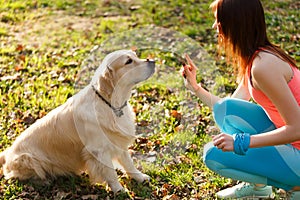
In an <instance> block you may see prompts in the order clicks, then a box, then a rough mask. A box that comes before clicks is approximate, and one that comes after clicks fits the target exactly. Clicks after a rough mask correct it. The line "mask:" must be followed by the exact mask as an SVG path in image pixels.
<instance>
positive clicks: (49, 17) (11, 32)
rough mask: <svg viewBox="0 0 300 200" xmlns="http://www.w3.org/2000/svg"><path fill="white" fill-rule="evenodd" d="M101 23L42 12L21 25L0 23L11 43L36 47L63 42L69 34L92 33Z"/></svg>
mask: <svg viewBox="0 0 300 200" xmlns="http://www.w3.org/2000/svg"><path fill="white" fill-rule="evenodd" d="M97 23H98V24H99V23H100V19H97V18H91V17H85V16H75V15H68V14H66V13H65V12H64V11H57V12H54V13H51V14H49V12H48V11H44V12H40V11H39V14H38V15H37V16H35V17H33V18H32V19H29V20H25V21H23V22H20V23H3V22H2V23H0V27H4V29H6V30H7V32H8V37H9V40H10V41H13V42H15V43H22V44H30V45H34V46H41V45H48V44H49V43H52V42H53V41H57V40H61V39H62V37H65V36H66V35H67V36H68V34H66V33H67V32H70V31H78V32H82V33H85V32H91V31H93V29H94V28H95V27H96V26H95V24H97Z"/></svg>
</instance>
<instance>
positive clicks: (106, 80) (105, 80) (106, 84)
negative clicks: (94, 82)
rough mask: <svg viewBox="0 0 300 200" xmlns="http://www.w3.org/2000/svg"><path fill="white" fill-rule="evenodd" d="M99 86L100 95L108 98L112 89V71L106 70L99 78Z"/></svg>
mask: <svg viewBox="0 0 300 200" xmlns="http://www.w3.org/2000/svg"><path fill="white" fill-rule="evenodd" d="M99 84H100V92H101V94H103V95H105V96H107V97H108V98H110V97H111V94H112V92H113V89H114V83H113V70H112V69H109V68H107V69H106V71H105V73H104V74H103V75H102V76H101V77H100V80H99Z"/></svg>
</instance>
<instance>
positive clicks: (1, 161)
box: [0, 152, 6, 177]
mask: <svg viewBox="0 0 300 200" xmlns="http://www.w3.org/2000/svg"><path fill="white" fill-rule="evenodd" d="M5 162H6V160H5V154H4V152H0V176H1V177H2V176H3V169H2V166H3V165H4V164H5Z"/></svg>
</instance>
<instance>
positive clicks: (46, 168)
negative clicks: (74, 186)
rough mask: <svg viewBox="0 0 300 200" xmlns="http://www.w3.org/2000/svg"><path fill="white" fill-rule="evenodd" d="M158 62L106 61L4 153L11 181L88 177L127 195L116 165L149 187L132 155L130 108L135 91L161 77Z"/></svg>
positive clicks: (124, 56) (118, 56)
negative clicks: (154, 76)
mask: <svg viewBox="0 0 300 200" xmlns="http://www.w3.org/2000/svg"><path fill="white" fill-rule="evenodd" d="M154 68H155V64H154V62H153V61H149V60H141V59H139V58H138V57H137V56H136V54H135V53H134V52H133V51H130V50H119V51H116V52H113V53H111V54H109V55H107V56H106V57H105V59H104V60H103V62H102V64H101V66H100V67H99V68H98V69H97V71H96V72H95V75H94V77H93V79H92V81H91V83H90V84H89V85H88V86H86V87H85V88H84V89H83V90H81V91H80V92H79V93H77V94H76V95H74V96H73V97H71V98H70V99H68V100H67V102H66V103H64V104H63V105H61V106H59V107H57V108H56V109H54V110H52V111H51V112H49V113H48V114H47V115H46V116H45V117H43V118H41V119H39V120H37V121H36V122H35V123H34V124H32V125H31V126H30V127H29V128H28V129H26V130H25V131H24V132H23V133H21V134H20V135H19V136H18V137H17V139H16V140H15V142H14V143H13V144H12V146H11V147H9V148H7V149H6V150H5V151H3V152H1V153H0V166H1V165H2V171H3V174H4V176H5V178H7V179H9V178H18V179H20V180H24V179H29V178H40V179H42V180H46V179H47V178H49V177H57V176H61V175H70V174H79V173H82V172H83V171H86V172H87V173H88V174H89V178H90V181H91V182H92V183H103V182H106V183H107V184H108V185H109V186H110V187H111V189H112V191H114V192H117V191H119V190H123V187H122V185H121V184H120V183H119V181H118V177H117V173H116V171H115V168H114V166H113V160H116V161H117V162H118V163H120V164H121V165H122V167H123V168H124V170H125V171H126V173H127V174H128V175H129V176H130V177H132V178H134V179H135V180H137V181H138V182H143V181H145V180H149V179H150V177H149V176H148V175H146V174H143V173H141V172H140V171H138V170H137V169H136V168H135V167H134V165H133V161H132V159H131V158H130V155H129V153H128V146H129V145H130V144H132V142H133V141H134V139H135V126H134V113H133V111H132V109H131V107H130V105H128V104H127V101H128V99H129V98H130V95H131V89H132V87H133V86H134V85H135V84H137V83H139V82H141V81H143V80H146V79H148V78H149V77H150V76H151V75H152V74H153V73H154V71H155V69H154Z"/></svg>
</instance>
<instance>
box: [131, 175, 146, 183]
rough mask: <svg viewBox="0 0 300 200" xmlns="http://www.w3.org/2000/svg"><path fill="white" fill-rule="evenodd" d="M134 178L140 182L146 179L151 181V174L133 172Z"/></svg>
mask: <svg viewBox="0 0 300 200" xmlns="http://www.w3.org/2000/svg"><path fill="white" fill-rule="evenodd" d="M132 178H133V179H134V180H136V181H137V182H139V183H142V182H144V181H150V176H148V175H147V174H143V173H138V174H132Z"/></svg>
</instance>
